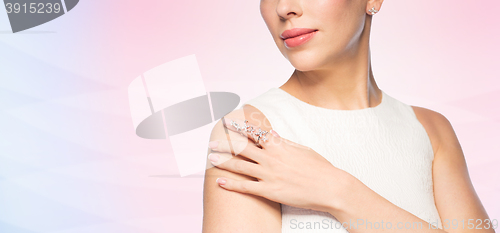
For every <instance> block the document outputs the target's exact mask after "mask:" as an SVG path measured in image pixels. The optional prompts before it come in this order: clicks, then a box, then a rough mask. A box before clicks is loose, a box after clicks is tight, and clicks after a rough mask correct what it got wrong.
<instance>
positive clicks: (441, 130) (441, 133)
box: [411, 106, 460, 154]
mask: <svg viewBox="0 0 500 233" xmlns="http://www.w3.org/2000/svg"><path fill="white" fill-rule="evenodd" d="M411 107H412V108H413V111H414V112H415V115H416V117H417V119H418V120H419V122H420V123H421V124H422V125H423V126H424V128H425V130H426V131H427V134H428V135H429V138H430V140H431V143H432V147H433V150H434V154H437V152H438V151H439V150H440V149H445V148H450V147H454V148H456V147H460V144H459V142H458V138H457V136H456V133H455V131H454V129H453V126H452V125H451V123H450V121H449V120H448V119H447V118H446V117H445V116H444V115H443V114H441V113H439V112H436V111H433V110H430V109H427V108H423V107H419V106H411Z"/></svg>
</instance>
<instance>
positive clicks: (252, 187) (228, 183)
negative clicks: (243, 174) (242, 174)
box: [216, 177, 263, 196]
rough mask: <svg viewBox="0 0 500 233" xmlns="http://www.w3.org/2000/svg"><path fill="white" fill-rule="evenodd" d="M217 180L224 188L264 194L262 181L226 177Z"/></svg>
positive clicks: (258, 194)
mask: <svg viewBox="0 0 500 233" xmlns="http://www.w3.org/2000/svg"><path fill="white" fill-rule="evenodd" d="M216 182H217V183H218V184H219V185H220V186H221V187H223V188H224V189H227V190H230V191H235V192H240V193H248V194H253V195H256V196H262V194H263V193H262V190H263V189H262V183H260V182H258V181H249V180H233V179H229V178H225V177H219V178H217V180H216Z"/></svg>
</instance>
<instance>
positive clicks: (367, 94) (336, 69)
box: [280, 48, 382, 110]
mask: <svg viewBox="0 0 500 233" xmlns="http://www.w3.org/2000/svg"><path fill="white" fill-rule="evenodd" d="M360 51H363V50H362V49H361V50H360ZM364 51H366V52H364V53H363V52H361V53H358V55H356V56H353V57H351V58H349V59H343V60H342V61H340V62H336V63H335V64H330V65H329V66H328V67H324V68H321V69H316V70H311V71H299V70H295V71H294V72H293V74H292V75H291V77H290V79H289V80H288V81H287V82H286V83H285V84H283V85H282V86H281V87H280V88H281V89H283V90H284V91H286V92H288V93H290V94H291V95H293V96H295V97H296V98H298V99H300V100H302V101H304V102H307V103H309V104H311V105H315V106H318V107H322V108H329V109H340V110H355V109H364V108H369V107H375V106H377V105H378V104H380V102H381V98H382V92H381V91H380V89H379V88H378V86H377V84H376V82H375V79H374V77H373V73H372V69H371V60H370V52H369V48H367V49H366V50H364Z"/></svg>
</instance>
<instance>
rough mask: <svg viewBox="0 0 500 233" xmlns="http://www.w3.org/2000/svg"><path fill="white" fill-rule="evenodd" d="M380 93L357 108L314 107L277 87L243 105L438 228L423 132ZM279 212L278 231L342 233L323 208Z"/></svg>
mask: <svg viewBox="0 0 500 233" xmlns="http://www.w3.org/2000/svg"><path fill="white" fill-rule="evenodd" d="M382 93H383V96H382V102H381V103H380V104H379V105H377V106H375V107H371V108H365V109H357V110H334V109H327V108H322V107H317V106H314V105H311V104H308V103H306V102H304V101H301V100H299V99H297V98H296V97H294V96H292V95H290V94H289V93H287V92H285V91H284V90H282V89H280V88H271V89H269V90H268V91H266V92H264V93H263V94H261V95H260V96H257V97H256V98H254V99H251V100H249V101H247V102H244V103H243V105H245V104H249V105H252V106H254V107H256V108H257V109H259V110H260V111H261V112H262V113H263V114H264V115H265V116H266V118H267V119H268V120H269V122H270V123H271V126H272V128H273V129H274V130H276V132H278V133H279V134H280V136H282V137H284V138H286V139H288V140H291V141H293V142H296V143H300V144H302V145H305V146H308V147H310V148H312V149H313V150H315V151H316V152H318V153H319V154H321V155H322V156H324V157H325V158H326V159H327V160H328V161H330V162H331V163H332V164H333V165H334V166H335V167H337V168H340V169H342V170H345V171H347V172H349V173H350V174H352V175H353V176H355V177H356V178H358V179H359V180H360V181H362V182H363V183H364V184H365V185H367V186H368V187H369V188H371V189H372V190H374V191H375V192H377V193H378V194H380V195H381V196H383V197H384V198H386V199H387V200H389V201H390V202H391V203H393V204H395V205H397V206H399V207H401V208H402V209H404V210H406V211H408V212H410V213H412V214H413V215H415V216H417V217H419V218H421V219H422V220H424V221H426V222H430V223H431V224H434V225H437V226H438V227H439V228H442V223H441V219H440V217H439V214H438V212H437V209H436V206H435V203H434V193H433V183H432V161H433V159H434V152H433V149H432V145H431V142H430V139H429V137H428V135H427V132H426V131H425V128H424V127H423V125H422V124H421V123H420V122H419V121H418V119H417V118H416V115H415V113H414V111H413V109H412V107H411V106H410V105H407V104H405V103H403V102H400V101H399V100H397V99H395V98H393V97H391V96H389V95H387V94H386V93H385V92H383V91H382ZM243 105H242V106H243ZM325 185H326V184H325ZM281 211H282V233H288V232H295V233H302V232H308V233H310V232H348V231H346V229H344V228H342V227H341V226H340V224H341V223H339V222H338V221H337V220H336V219H335V217H334V216H332V215H331V214H329V213H326V212H320V211H314V210H310V209H302V208H296V207H292V206H288V205H283V204H282V205H281ZM353 221H356V220H355V219H353ZM359 221H360V223H361V220H359ZM378 224H379V227H382V226H381V225H380V224H381V223H380V222H379V223H378ZM385 224H386V222H385V221H384V223H383V226H384V227H387V226H386V225H385ZM402 224H404V223H402ZM406 224H407V226H408V227H410V225H409V223H406ZM412 224H413V223H412ZM344 226H345V227H348V226H347V225H346V224H344ZM307 227H309V228H312V229H306V228H307ZM351 227H353V226H351ZM363 227H370V225H369V224H368V225H363ZM372 227H373V228H375V227H377V223H375V222H372ZM397 227H398V226H396V225H393V226H392V228H397ZM399 227H402V225H399ZM415 227H416V226H415ZM422 227H425V228H429V225H428V224H425V225H423V226H422ZM300 228H303V229H300Z"/></svg>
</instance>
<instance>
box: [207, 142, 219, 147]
mask: <svg viewBox="0 0 500 233" xmlns="http://www.w3.org/2000/svg"><path fill="white" fill-rule="evenodd" d="M217 145H219V141H211V142H210V143H208V147H210V148H211V149H215V148H217Z"/></svg>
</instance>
